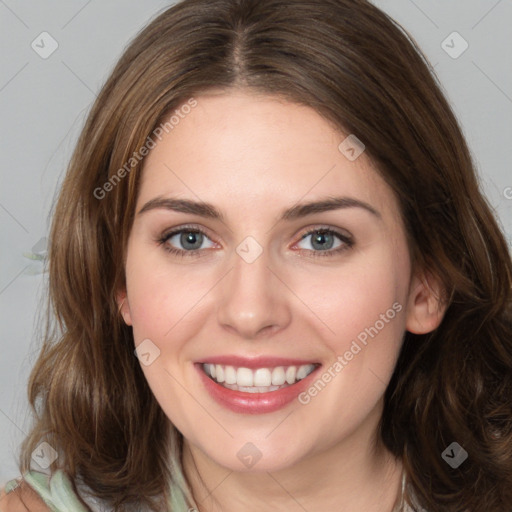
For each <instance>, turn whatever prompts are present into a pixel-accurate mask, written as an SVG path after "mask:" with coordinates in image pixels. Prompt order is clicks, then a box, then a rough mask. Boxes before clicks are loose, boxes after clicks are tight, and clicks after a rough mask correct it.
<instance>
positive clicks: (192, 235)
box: [180, 231, 203, 251]
mask: <svg viewBox="0 0 512 512" xmlns="http://www.w3.org/2000/svg"><path fill="white" fill-rule="evenodd" d="M202 236H203V234H202V233H198V232H195V231H185V232H183V233H182V235H181V240H180V242H181V244H182V245H183V247H184V248H187V249H190V250H192V251H193V250H195V249H199V248H200V247H201V244H202ZM188 243H190V244H192V245H193V246H194V247H187V245H186V244H188Z"/></svg>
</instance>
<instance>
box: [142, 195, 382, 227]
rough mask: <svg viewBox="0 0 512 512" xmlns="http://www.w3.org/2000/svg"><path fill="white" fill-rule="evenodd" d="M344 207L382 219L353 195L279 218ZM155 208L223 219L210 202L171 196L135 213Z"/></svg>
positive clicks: (297, 208) (304, 205) (298, 206)
mask: <svg viewBox="0 0 512 512" xmlns="http://www.w3.org/2000/svg"><path fill="white" fill-rule="evenodd" d="M346 208H362V209H364V210H366V211H367V212H369V213H371V214H372V215H374V216H375V217H377V218H379V219H382V216H381V214H380V213H379V212H378V211H377V210H376V209H375V208H373V206H371V205H369V204H368V203H365V202H364V201H361V200H359V199H356V198H353V197H328V198H326V199H322V200H319V201H312V202H308V203H302V204H296V205H294V206H292V207H290V208H288V209H286V210H284V212H283V213H282V215H281V219H280V220H287V221H291V220H296V219H300V218H303V217H307V216H308V215H312V214H315V213H322V212H327V211H332V210H341V209H346ZM155 209H165V210H172V211H175V212H181V213H191V214H194V215H199V216H200V217H205V218H208V219H214V220H219V221H221V222H224V221H225V218H224V215H223V214H222V212H221V211H219V210H218V209H217V208H216V207H215V206H214V205H212V204H211V203H206V202H203V201H191V200H189V199H176V198H172V197H161V196H159V197H155V198H154V199H151V200H149V201H148V202H147V203H146V204H145V205H144V206H143V207H142V208H141V209H140V210H139V212H138V214H137V215H140V214H142V213H145V212H148V211H150V210H155Z"/></svg>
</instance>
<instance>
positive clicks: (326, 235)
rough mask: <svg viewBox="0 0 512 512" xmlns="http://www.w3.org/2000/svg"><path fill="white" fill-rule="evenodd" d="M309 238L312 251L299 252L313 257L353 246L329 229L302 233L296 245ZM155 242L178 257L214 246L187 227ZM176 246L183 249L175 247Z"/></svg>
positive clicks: (204, 237) (325, 255)
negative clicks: (205, 244)
mask: <svg viewBox="0 0 512 512" xmlns="http://www.w3.org/2000/svg"><path fill="white" fill-rule="evenodd" d="M309 237H312V238H311V242H310V244H311V247H312V249H305V248H301V252H304V251H305V252H307V253H308V255H311V256H313V257H328V256H335V255H337V254H339V253H341V252H343V251H346V250H348V249H350V248H351V247H352V246H353V245H354V241H353V239H352V238H351V237H350V236H348V235H345V234H342V233H339V232H338V231H336V230H334V229H329V228H316V229H312V230H310V231H308V232H306V233H304V234H303V235H302V236H301V239H300V241H299V242H298V244H301V243H303V241H304V240H306V239H307V238H309ZM206 240H209V241H210V245H209V246H207V247H203V243H204V242H205V241H206ZM157 242H158V244H159V245H162V246H163V248H164V250H165V251H167V252H168V253H170V254H174V255H176V256H180V257H189V256H193V257H197V256H200V255H201V253H202V252H203V250H204V249H207V248H211V247H213V246H214V245H215V243H214V242H212V241H211V240H210V238H209V237H208V236H207V234H206V233H205V232H204V231H203V230H202V229H199V228H198V227H188V226H182V227H180V228H178V229H175V230H173V231H170V232H168V233H165V234H163V235H162V236H161V238H159V239H158V240H157ZM171 243H172V245H171ZM177 244H179V245H181V247H183V248H179V247H176V245H177Z"/></svg>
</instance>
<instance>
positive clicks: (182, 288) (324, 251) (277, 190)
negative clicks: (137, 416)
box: [119, 91, 428, 471]
mask: <svg viewBox="0 0 512 512" xmlns="http://www.w3.org/2000/svg"><path fill="white" fill-rule="evenodd" d="M196 99H197V106H196V107H195V108H192V109H191V110H190V112H189V113H188V114H187V115H183V116H182V118H180V120H179V123H177V124H176V125H175V126H174V128H173V129H172V130H171V131H169V132H168V133H166V134H165V133H164V136H163V137H162V139H161V140H159V141H157V144H156V146H155V147H154V148H153V149H152V150H151V152H150V153H149V155H148V156H147V158H146V160H145V165H144V169H143V174H142V182H141V186H140V191H139V196H138V200H137V205H136V213H135V219H134V222H133V227H132V231H131V233H130V237H129V241H128V248H127V256H126V296H125V295H124V294H123V293H120V295H119V302H120V303H121V301H122V300H123V299H125V300H124V302H123V305H122V308H121V311H122V313H123V316H124V319H125V321H126V322H127V323H128V324H129V325H132V326H133V335H134V339H135V345H136V346H137V347H139V348H138V351H139V358H140V360H141V365H142V369H143V371H144V374H145V376H146V378H147V381H148V383H149V386H150V387H151V389H152V391H153V393H154V395H155V397H156V399H157V400H158V402H159V403H160V405H161V407H162V409H163V410H164V411H165V413H166V415H167V416H168V418H169V420H170V421H171V422H172V423H173V424H174V425H175V426H176V427H177V428H178V430H180V431H181V433H182V434H183V435H184V436H185V438H186V440H187V441H188V442H189V443H190V446H193V447H194V448H195V449H196V450H199V451H200V452H201V453H202V454H203V455H205V456H206V457H208V458H209V459H211V460H213V461H214V462H215V463H217V464H220V465H223V466H225V467H227V468H230V469H232V470H236V471H243V470H249V469H251V468H252V467H253V466H254V468H255V470H276V469H280V468H285V467H289V466H291V465H293V464H295V463H298V462H300V461H301V460H305V459H306V458H308V457H310V456H315V455H318V454H320V453H321V452H325V450H330V449H332V448H333V447H335V446H337V445H339V444H340V443H345V442H348V441H349V440H350V439H352V438H355V437H356V436H357V435H362V433H366V434H368V436H369V435H370V434H371V433H373V432H374V431H375V428H376V425H377V422H378V420H379V418H380V415H381V413H382V399H383V393H384V391H385V389H386V386H387V384H388V382H389V379H390V377H391V375H392V372H393V369H394V366H395V363H396V360H397V357H398V353H399V349H400V346H401V341H402V337H403V334H404V332H405V329H406V328H409V325H408V323H411V324H412V323H413V320H412V317H414V315H415V313H414V308H417V304H416V302H418V299H417V298H416V299H414V298H411V294H412V293H413V291H410V290H412V288H413V287H411V286H410V285H411V266H410V258H409V254H408V249H407V244H406V238H405V232H404V226H403V224H402V221H401V218H400V215H399V210H398V204H397V201H396V198H395V197H394V194H393V193H392V191H391V189H390V188H389V187H388V186H387V184H386V183H385V182H384V181H383V179H381V178H380V177H379V175H378V174H377V172H376V171H375V170H374V169H372V166H371V162H370V161H369V160H368V159H367V157H366V154H365V153H362V154H361V156H359V157H358V158H355V157H356V156H357V154H358V152H359V151H360V149H361V147H358V146H354V144H353V143H352V145H351V139H349V140H348V141H345V143H344V144H345V145H342V149H341V150H340V149H339V147H338V146H339V145H340V143H342V142H343V141H344V140H345V138H346V137H347V135H348V134H345V135H344V134H341V133H339V131H336V130H335V129H334V128H333V126H331V125H330V124H329V123H328V122H327V121H326V120H324V119H323V118H322V117H321V116H320V115H319V114H318V113H316V112H315V111H314V110H312V109H310V108H307V107H304V106H300V105H297V104H294V103H288V102H284V101H279V100H277V99H276V98H273V97H269V96H256V95H252V94H249V93H244V92H240V91H237V92H229V93H218V94H213V93H212V94H208V95H204V96H200V97H197V98H196ZM351 147H352V148H353V149H354V151H351V150H350V148H351ZM354 158H355V159H354ZM173 201H184V202H185V201H186V203H181V204H180V203H176V202H173ZM201 203H208V205H210V206H209V207H206V206H204V205H202V206H201ZM312 203H319V204H318V205H317V206H316V207H312V206H305V205H311V204H312ZM192 204H193V205H195V206H191V205H192ZM180 205H181V206H180ZM214 212H215V215H214ZM180 230H181V232H180ZM197 230H200V231H202V232H203V233H204V234H201V233H197ZM326 230H328V231H326ZM170 251H176V252H177V253H173V252H170ZM194 251H195V252H194ZM427 327H428V326H427ZM212 374H213V375H214V376H215V379H216V380H214V379H213V378H212ZM222 380H224V382H216V381H222Z"/></svg>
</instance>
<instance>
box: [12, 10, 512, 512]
mask: <svg viewBox="0 0 512 512" xmlns="http://www.w3.org/2000/svg"><path fill="white" fill-rule="evenodd" d="M214 88H215V89H219V88H221V89H225V90H226V91H227V92H229V90H230V89H234V88H238V89H247V90H253V91H256V92H262V93H265V94H269V95H276V96H280V97H282V98H284V99H287V100H290V101H293V102H296V103H299V104H302V105H307V106H309V107H311V108H313V109H315V110H316V111H317V112H318V113H319V114H320V115H322V116H323V117H324V118H325V119H326V120H328V121H330V122H332V123H333V124H334V125H335V126H336V127H337V128H339V130H340V131H341V132H342V133H345V134H348V133H353V134H355V135H356V136H357V137H358V138H359V139H360V140H362V141H363V142H364V144H365V145H366V154H367V155H368V156H369V157H370V158H371V159H372V160H373V162H375V165H376V166H377V169H378V172H379V173H380V174H381V175H382V176H383V178H384V179H385V180H386V182H387V183H388V184H389V185H390V186H391V187H392V189H393V190H394V192H395V193H396V196H397V198H398V199H399V202H400V207H401V214H402V216H403V219H404V221H405V225H406V230H407V236H408V238H409V240H410V250H411V259H412V262H413V265H414V266H415V268H416V269H418V268H420V269H422V270H424V271H425V272H426V273H430V274H431V275H434V276H437V277H438V278H439V280H440V281H441V283H442V285H443V289H444V292H445V297H446V301H447V302H448V305H447V310H446V313H445V316H444V319H443V321H442V323H441V325H440V326H439V327H438V328H437V329H436V330H435V331H433V332H432V333H429V334H426V335H414V334H411V333H409V332H407V333H405V338H404V343H403V347H402V350H401V353H400V356H399V360H398V363H397V366H396V369H395V372H394V374H393V377H392V379H391V382H390V384H389V386H388V388H387V390H386V394H385V409H384V413H383V417H382V420H381V424H380V435H381V437H382V440H383V442H384V443H385V445H386V446H387V448H388V449H389V450H390V451H391V452H392V453H393V454H394V455H395V456H397V457H399V458H400V459H401V460H402V461H403V464H404V467H405V470H406V474H407V482H408V485H407V496H406V499H407V501H408V502H410V503H411V504H414V503H417V505H419V506H422V507H424V508H426V509H428V510H429V511H432V512H436V511H443V512H482V511H485V512H510V510H512V319H511V305H510V304H511V286H512V283H511V280H512V264H511V258H510V254H509V252H508V248H507V244H506V242H505V239H504V236H503V234H502V232H501V231H500V228H499V226H498V224H497V221H496V219H495V217H494V216H493V213H492V209H491V208H490V207H489V205H488V203H487V201H486V199H485V198H484V196H483V194H482V192H481V189H480V185H479V182H478V178H477V174H476V171H475V167H474V163H473V161H472V157H471V154H470V151H469V149H468V147H467V144H466V142H465V140H464V137H463V134H462V132H461V129H460V126H459V124H458V122H457V120H456V118H455V115H454V114H453V112H452V109H451V107H450V105H449V104H448V102H447V100H446V99H445V97H444V96H443V94H442V92H441V87H440V85H439V81H438V80H437V78H436V75H435V73H434V71H433V69H432V67H431V66H430V64H429V62H428V61H427V59H426V58H425V57H424V56H423V54H422V53H421V51H420V50H419V48H418V47H417V45H416V43H415V42H414V40H413V38H412V37H411V36H410V35H409V34H408V33H407V32H406V31H405V30H404V29H403V28H402V27H401V26H400V25H399V24H398V23H397V22H395V21H393V20H392V19H390V18H389V17H388V16H387V15H386V14H385V13H383V12H382V11H380V10H379V9H378V8H376V7H375V6H373V5H372V4H371V3H369V2H368V1H365V0H214V1H212V0H185V1H182V2H180V3H178V4H176V5H174V6H172V7H171V8H169V9H167V10H165V11H164V12H163V13H161V14H159V15H158V16H157V17H156V18H155V19H154V20H153V21H152V22H151V23H150V24H149V25H148V26H147V27H146V28H145V29H144V30H142V31H141V32H140V33H139V34H138V35H137V36H136V37H135V38H134V40H133V41H132V42H131V44H130V45H129V46H128V47H127V49H126V50H125V52H124V54H123V55H122V57H121V58H120V60H119V62H118V63H117V65H116V66H115V68H114V70H113V72H112V74H111V75H110V77H109V78H108V80H107V81H106V83H105V85H104V87H103V88H102V90H101V92H100V94H99V96H98V98H97V100H96V101H95V103H94V105H93V107H92V109H91V111H90V113H89V115H88V118H87V121H86V123H85V126H84V128H83V131H82V133H81V136H80V138H79V140H78V143H77V146H76V148H75V151H74V153H73V156H72V158H71V162H70V165H69V168H68V170H67V174H66V176H65V179H64V181H63V184H62V189H61V192H60V195H59V197H58V201H57V203H56V207H55V211H54V216H53V222H52V228H51V233H50V246H49V293H48V302H47V313H46V314H47V317H46V325H45V328H44V340H43V347H42V350H41V353H40V355H39V358H38V360H37V362H36V365H35V367H34V369H33V371H32V373H31V377H30V382H29V389H28V394H29V400H30V403H31V405H32V408H33V411H34V426H33V429H32V430H31V432H30V435H29V436H28V437H27V438H26V440H25V441H24V443H23V446H22V453H21V456H20V469H21V470H22V472H24V471H26V470H28V469H29V467H30V454H31V452H32V450H34V448H35V447H36V446H37V444H38V443H39V442H40V441H41V439H42V438H44V439H45V440H46V441H48V442H49V443H50V444H51V445H52V446H54V447H56V448H58V453H59V458H58V459H57V462H56V463H55V464H56V465H59V467H62V468H64V469H65V470H66V472H67V473H68V474H69V475H70V477H71V478H72V479H76V478H77V477H80V478H82V479H83V481H84V483H85V484H87V485H88V486H89V487H90V488H91V489H92V491H93V492H94V493H95V495H96V496H97V497H99V498H101V499H104V500H106V501H107V502H108V503H109V504H110V505H111V506H113V507H116V510H122V509H123V508H124V507H125V505H128V504H129V503H139V504H140V505H141V506H148V507H150V508H151V509H152V510H161V507H163V506H164V505H163V503H164V502H163V501H162V500H161V499H160V497H161V496H166V494H165V493H166V488H167V484H168V482H169V481H170V479H171V478H174V476H173V474H174V473H173V471H174V470H173V468H172V467H170V465H169V460H168V458H167V457H166V453H168V450H171V451H174V453H176V454H178V455H179V452H180V446H181V444H180V443H181V441H182V438H181V437H180V436H181V435H180V434H179V433H178V432H177V431H176V430H175V429H174V428H171V429H169V426H168V420H167V418H166V416H165V415H164V413H163V411H162V409H161V408H160V406H159V404H158V403H157V402H156V400H155V398H154V397H153V395H152V393H151V390H150V389H149V386H148V385H147V383H146V380H145V378H144V375H143V373H142V371H141V368H140V363H139V361H138V360H137V358H136V357H135V356H134V341H133V336H132V331H131V328H129V327H127V326H126V325H125V324H124V322H123V320H122V318H121V316H120V315H119V312H118V307H117V303H116V291H117V290H119V289H122V288H123V286H124V282H125V281H124V279H125V275H124V267H123V265H122V262H123V261H124V256H125V249H126V243H127V238H128V235H129V232H130V227H131V224H132V220H133V214H134V206H135V201H136V196H137V191H138V187H139V182H140V176H141V169H142V163H143V158H141V159H140V161H137V162H136V163H135V165H133V166H132V168H130V170H129V171H128V172H126V176H124V177H122V179H120V180H115V176H114V175H115V174H116V173H118V170H119V169H120V168H123V166H125V164H126V163H127V162H128V161H130V158H132V157H133V155H134V153H136V152H138V150H139V149H140V148H141V147H142V146H143V145H144V144H145V142H146V141H147V138H148V136H150V135H151V133H152V132H153V131H154V130H155V128H156V127H157V126H158V125H159V124H160V123H162V121H165V119H166V118H167V117H168V116H169V114H170V113H171V112H172V111H173V110H175V109H177V108H178V107H179V106H180V105H183V104H184V102H186V101H188V100H190V98H193V97H195V98H197V100H198V101H200V95H201V93H204V92H207V91H208V90H210V89H214ZM118 177H119V175H118ZM108 180H111V183H114V185H112V186H111V187H110V190H109V191H108V194H106V193H105V194H104V195H105V197H103V198H99V196H100V195H102V194H103V192H101V193H100V192H98V190H103V191H105V187H104V184H105V183H106V182H107V181H108ZM453 441H456V442H458V443H459V444H460V445H461V446H462V447H463V448H464V449H465V450H466V451H467V452H468V454H469V457H468V459H467V460H466V461H465V462H464V463H463V464H462V465H460V466H459V467H458V468H457V469H452V468H451V467H450V466H449V465H448V464H446V463H445V461H444V460H442V457H441V453H442V452H443V450H444V449H445V448H446V447H447V446H448V445H449V444H450V443H451V442H453ZM413 496H415V497H416V498H415V499H416V501H415V502H414V501H413ZM415 506H416V505H415ZM159 507H160V508H159Z"/></svg>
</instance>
